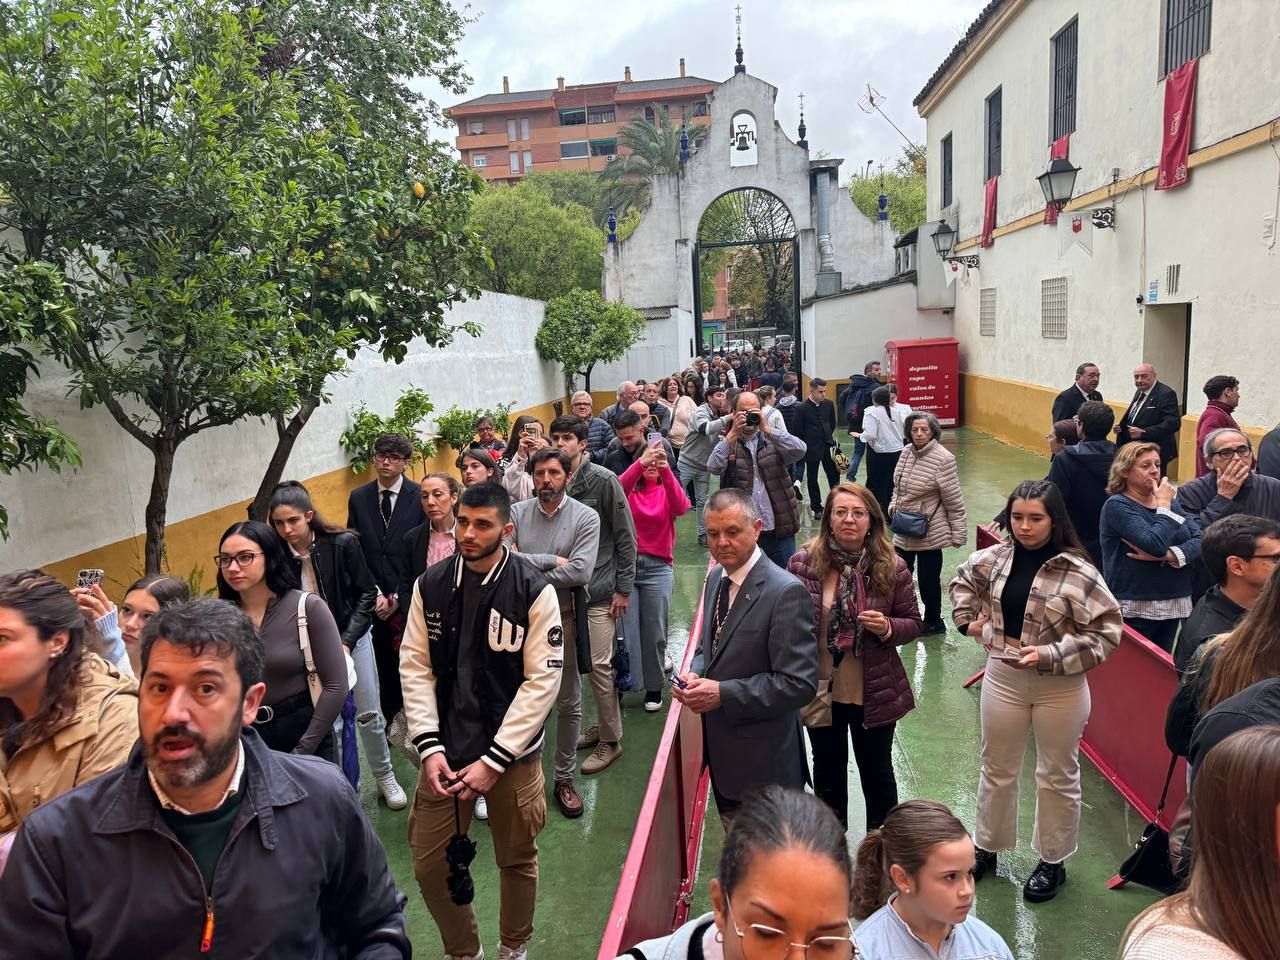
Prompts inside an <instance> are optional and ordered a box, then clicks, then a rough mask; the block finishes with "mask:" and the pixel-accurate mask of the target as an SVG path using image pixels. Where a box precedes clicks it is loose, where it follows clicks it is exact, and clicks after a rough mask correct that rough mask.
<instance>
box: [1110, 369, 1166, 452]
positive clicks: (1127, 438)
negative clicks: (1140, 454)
mask: <svg viewBox="0 0 1280 960" xmlns="http://www.w3.org/2000/svg"><path fill="white" fill-rule="evenodd" d="M1133 385H1134V386H1135V387H1136V388H1137V392H1136V393H1135V394H1134V395H1133V401H1132V402H1131V403H1130V404H1129V409H1128V410H1126V411H1125V414H1124V416H1123V417H1121V418H1120V423H1119V424H1117V426H1116V446H1117V447H1123V446H1124V445H1125V444H1126V443H1139V442H1141V443H1154V444H1155V445H1156V446H1158V447H1159V448H1160V470H1161V472H1166V471H1168V469H1169V461H1170V460H1173V459H1174V458H1175V457H1177V456H1178V430H1179V429H1180V428H1181V427H1182V409H1181V407H1180V406H1179V405H1178V395H1177V394H1176V393H1174V392H1173V388H1172V387H1170V386H1168V385H1167V384H1163V383H1161V382H1160V380H1159V379H1158V376H1157V374H1156V368H1155V367H1153V366H1152V365H1151V364H1149V363H1140V364H1138V365H1137V366H1136V367H1134V369H1133Z"/></svg>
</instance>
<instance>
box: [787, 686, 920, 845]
mask: <svg viewBox="0 0 1280 960" xmlns="http://www.w3.org/2000/svg"><path fill="white" fill-rule="evenodd" d="M896 726H897V724H896V723H888V724H885V725H884V726H883V727H875V728H873V729H871V730H868V729H866V728H865V727H863V725H862V707H860V706H857V705H855V704H852V703H833V704H832V705H831V726H829V727H806V729H807V730H808V732H809V743H810V745H812V747H813V792H814V793H815V794H816V795H817V796H818V797H819V798H820V799H821V800H823V801H824V802H825V803H826V804H827V806H829V807H830V808H831V809H832V810H834V811H835V813H836V816H837V817H839V818H840V822H841V823H842V824H844V826H845V828H846V829H847V828H848V826H849V743H850V741H852V742H853V759H854V762H856V763H857V764H858V779H859V780H860V781H861V782H862V798H863V801H864V802H865V803H866V807H867V829H868V830H872V829H874V828H875V827H878V826H880V825H881V824H882V823H884V818H885V817H886V816H887V815H888V813H889V811H890V810H892V809H893V808H894V806H896V805H897V803H898V781H897V778H896V777H894V774H893V731H894V728H895V727H896Z"/></svg>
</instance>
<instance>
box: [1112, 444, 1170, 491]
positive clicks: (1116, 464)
mask: <svg viewBox="0 0 1280 960" xmlns="http://www.w3.org/2000/svg"><path fill="white" fill-rule="evenodd" d="M1159 452H1160V447H1159V446H1158V445H1157V444H1154V443H1126V444H1125V445H1124V446H1123V447H1121V448H1120V449H1119V450H1117V451H1116V458H1115V459H1114V460H1112V461H1111V472H1110V473H1109V474H1107V493H1123V492H1124V487H1125V483H1127V482H1128V480H1129V473H1130V471H1132V470H1133V468H1134V465H1135V464H1136V463H1137V462H1138V460H1139V459H1140V458H1141V457H1143V456H1145V455H1146V454H1148V453H1159Z"/></svg>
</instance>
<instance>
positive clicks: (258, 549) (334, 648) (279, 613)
mask: <svg viewBox="0 0 1280 960" xmlns="http://www.w3.org/2000/svg"><path fill="white" fill-rule="evenodd" d="M213 562H214V564H215V565H216V566H217V568H218V596H219V597H220V598H221V599H223V600H229V601H230V602H231V603H234V604H235V605H236V606H237V607H239V608H240V609H241V610H243V611H244V612H245V614H247V615H248V617H249V619H250V620H252V621H253V625H254V627H256V628H257V630H258V636H259V637H261V638H262V646H263V648H264V652H265V654H266V659H265V664H264V670H263V674H262V679H263V680H264V681H266V684H267V693H266V696H265V697H264V699H263V704H262V707H260V708H259V710H258V720H257V721H256V722H255V723H254V729H256V730H257V731H258V735H259V736H261V737H262V739H263V741H264V742H265V743H266V744H267V746H269V747H270V748H271V749H272V750H280V751H281V752H284V753H290V752H292V753H305V754H314V755H315V756H317V757H323V758H324V759H325V760H329V761H332V762H337V751H336V750H335V748H334V742H333V724H334V721H335V720H337V719H338V713H339V712H340V711H341V710H342V703H343V701H344V700H346V699H347V658H346V657H345V656H344V655H343V653H342V635H341V634H340V633H339V631H338V624H337V623H336V622H335V621H334V619H333V614H331V613H330V612H329V608H328V607H327V606H325V602H324V600H322V599H321V598H320V597H319V596H317V595H316V594H309V595H308V596H307V598H306V602H305V606H304V608H303V609H304V610H305V612H306V617H307V639H308V642H309V643H310V646H311V656H312V659H313V661H314V662H315V667H316V672H317V673H318V674H319V677H320V683H321V684H322V686H323V691H322V692H321V694H320V696H319V698H318V699H316V701H315V702H314V703H313V702H312V697H311V689H310V687H309V685H308V682H307V681H308V677H307V662H306V658H305V657H304V656H303V653H302V646H301V640H302V635H301V633H300V632H299V624H298V604H299V601H300V600H301V599H302V591H301V590H299V589H298V588H299V586H300V582H299V577H298V573H297V571H296V570H295V569H294V567H293V564H292V563H291V562H290V560H289V551H288V549H287V548H286V546H285V542H284V541H283V540H281V539H280V538H279V537H278V536H276V532H275V531H274V530H272V529H271V528H270V527H268V526H267V525H266V524H265V523H259V522H258V521H257V520H245V521H242V522H240V523H234V524H232V525H231V526H230V527H228V528H227V532H226V533H224V534H223V535H222V539H221V541H219V544H218V553H217V555H216V556H215V557H214V558H213Z"/></svg>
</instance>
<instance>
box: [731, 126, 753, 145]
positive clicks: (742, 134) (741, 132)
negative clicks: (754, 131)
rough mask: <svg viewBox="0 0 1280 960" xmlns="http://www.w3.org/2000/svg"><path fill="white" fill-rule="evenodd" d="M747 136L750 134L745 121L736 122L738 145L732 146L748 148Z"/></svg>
mask: <svg viewBox="0 0 1280 960" xmlns="http://www.w3.org/2000/svg"><path fill="white" fill-rule="evenodd" d="M749 136H750V134H748V133H747V125H746V124H745V123H740V124H738V145H737V146H736V147H734V149H735V150H743V151H746V150H750V149H751V143H750V142H749V140H748V137H749Z"/></svg>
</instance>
